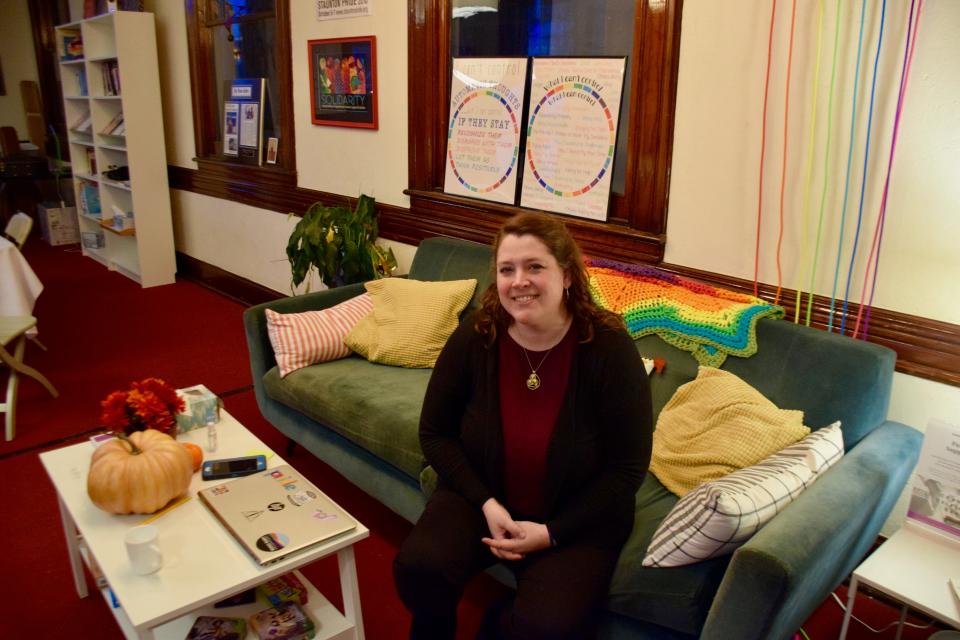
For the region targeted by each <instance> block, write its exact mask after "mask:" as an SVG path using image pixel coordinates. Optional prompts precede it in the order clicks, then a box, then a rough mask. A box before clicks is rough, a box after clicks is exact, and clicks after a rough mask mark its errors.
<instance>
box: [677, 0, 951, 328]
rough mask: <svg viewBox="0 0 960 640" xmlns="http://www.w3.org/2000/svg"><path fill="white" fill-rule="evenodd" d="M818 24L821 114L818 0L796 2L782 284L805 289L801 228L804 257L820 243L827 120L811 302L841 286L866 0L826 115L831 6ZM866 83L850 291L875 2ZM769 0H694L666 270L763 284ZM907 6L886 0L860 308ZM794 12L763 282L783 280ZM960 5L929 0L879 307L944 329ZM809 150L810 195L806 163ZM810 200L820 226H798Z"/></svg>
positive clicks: (689, 7)
mask: <svg viewBox="0 0 960 640" xmlns="http://www.w3.org/2000/svg"><path fill="white" fill-rule="evenodd" d="M823 4H824V5H826V7H827V11H826V14H825V19H824V23H823V27H824V28H823V32H824V36H823V44H822V49H823V54H822V56H823V58H822V62H821V68H820V82H819V90H818V99H817V102H816V104H817V109H816V111H815V112H816V131H815V142H814V145H813V147H811V146H810V144H809V141H810V127H811V118H812V114H813V113H814V110H813V109H812V108H811V104H812V103H813V102H812V101H813V93H814V90H815V89H814V87H813V77H814V67H815V59H816V51H817V49H816V34H817V23H816V13H817V3H815V2H801V3H798V7H799V8H798V14H797V27H796V36H795V43H794V53H793V62H794V66H793V72H792V80H791V100H790V127H789V130H788V132H789V142H788V149H789V152H788V164H787V166H788V172H787V180H786V197H785V203H786V207H785V217H786V223H785V225H784V226H785V232H784V240H783V250H782V265H783V280H782V282H783V284H784V286H786V287H791V288H801V289H806V290H809V282H810V270H809V267H808V268H807V269H804V270H802V271H801V265H802V263H803V262H804V261H805V260H806V263H807V264H808V265H809V263H810V258H806V259H805V258H804V257H803V255H804V254H802V252H801V249H802V248H803V247H804V246H805V245H804V235H805V230H806V235H807V241H806V247H807V248H808V251H807V253H806V254H805V255H807V256H809V255H811V254H812V252H813V249H814V246H815V239H816V224H817V220H818V216H819V209H820V198H821V193H822V187H823V179H824V172H823V162H824V150H825V148H826V146H825V143H826V129H827V123H828V120H833V122H834V124H833V129H832V136H831V137H832V142H831V145H830V152H829V155H828V161H829V165H828V169H827V178H828V180H827V191H826V200H825V204H826V206H825V216H824V234H823V240H822V241H821V261H820V264H821V266H819V267H818V270H817V273H816V280H815V290H816V292H817V293H820V294H824V295H828V296H829V295H830V294H831V291H832V283H833V274H834V265H835V260H836V246H837V239H838V236H839V228H840V224H839V222H840V218H841V215H840V214H841V210H842V202H843V191H844V174H845V170H846V158H847V149H848V144H849V134H850V121H851V111H852V110H851V107H852V99H853V91H852V88H853V82H854V77H853V71H854V65H855V61H856V44H857V41H856V39H857V28H858V25H859V15H860V3H858V2H848V3H844V8H843V9H841V16H840V17H841V39H840V50H839V56H838V58H839V60H838V71H837V79H836V89H835V96H834V107H833V112H832V113H828V112H827V105H828V98H829V87H830V75H831V73H830V71H831V54H832V50H833V33H834V26H835V24H836V16H835V14H834V6H835V3H834V2H829V1H827V2H824V3H823ZM867 5H868V7H869V14H868V19H867V21H866V29H865V34H864V51H863V54H862V63H861V80H860V83H859V92H858V100H859V105H860V107H861V108H858V111H860V112H861V115H860V116H858V118H857V129H856V131H857V135H856V138H855V143H854V153H853V169H852V171H851V181H850V194H849V204H848V209H847V226H846V229H847V230H846V234H845V235H846V240H847V243H848V244H847V249H846V251H845V253H844V254H843V257H842V263H841V264H842V267H841V270H842V276H841V280H840V293H841V294H842V292H843V290H844V288H845V284H846V265H847V261H848V260H849V255H850V249H849V246H850V245H849V240H850V239H851V238H852V236H853V233H854V228H855V222H856V217H857V210H858V204H859V193H860V185H861V177H862V169H863V153H864V151H863V150H864V143H865V133H866V120H867V116H866V114H867V106H868V105H869V95H870V94H869V85H870V79H871V77H870V74H871V73H872V71H873V60H874V55H875V51H876V41H877V36H878V32H879V18H880V4H879V3H872V2H868V3H867ZM770 6H771V3H770V2H769V0H756V1H753V2H724V3H717V2H712V1H710V0H688V2H686V3H685V4H684V11H683V27H682V37H681V51H680V76H679V82H678V89H677V93H678V96H677V118H676V122H677V125H676V132H675V141H674V162H673V172H672V178H671V190H670V211H669V219H668V226H667V230H668V244H667V248H666V261H667V262H671V263H677V264H682V265H686V266H691V267H697V268H700V269H705V270H708V271H715V272H718V273H725V274H730V275H734V276H739V277H742V278H748V279H752V278H753V270H754V242H755V237H756V224H757V193H758V176H759V166H760V163H759V159H760V144H761V119H762V101H763V84H764V73H765V70H766V63H767V60H766V51H767V36H768V28H769V20H770ZM909 7H910V2H909V1H908V0H892V1H891V2H888V3H887V15H886V25H885V31H884V45H883V48H882V50H881V59H880V66H879V69H878V79H877V99H876V104H875V107H874V116H873V130H872V134H871V142H870V144H871V151H870V162H869V165H868V178H867V188H866V198H865V201H864V225H863V229H862V231H861V243H860V248H859V250H858V260H857V263H856V268H855V271H854V278H853V281H852V286H851V298H852V301H853V302H857V301H859V297H860V291H861V284H862V279H863V265H864V264H865V262H866V258H867V255H868V253H869V249H870V241H871V239H872V234H873V230H874V226H875V221H876V219H877V215H878V212H879V206H880V200H881V194H882V190H883V182H884V178H885V176H886V167H887V160H888V157H889V149H890V141H891V133H892V129H893V126H892V125H893V121H894V114H895V108H896V100H897V89H898V87H899V77H900V69H901V64H902V56H903V50H904V38H905V32H906V21H907V15H908V13H909ZM789 14H790V3H779V5H778V14H777V20H776V29H775V34H774V47H773V64H772V71H771V76H770V93H769V104H768V114H767V148H766V161H765V163H764V166H765V168H764V171H765V175H764V199H763V221H762V233H761V240H760V256H761V258H760V272H759V279H760V281H761V282H768V283H774V284H775V283H776V282H777V272H776V264H775V252H776V248H775V247H776V242H777V233H778V222H777V218H778V202H779V193H780V191H779V186H780V177H781V167H782V157H783V117H784V88H785V85H786V68H787V51H788V41H789V24H790V15H789ZM956 60H960V2H926V3H925V4H924V10H923V13H922V17H921V22H920V26H919V37H918V46H917V49H916V54H915V57H914V60H913V66H912V69H911V75H910V78H909V85H908V88H907V93H906V97H905V103H904V105H905V106H904V111H903V117H902V121H901V125H900V133H899V139H898V145H897V149H896V156H895V159H894V165H893V172H892V174H891V181H890V189H889V200H888V204H887V210H886V217H887V222H886V226H885V229H884V235H883V245H882V252H881V258H882V259H881V262H880V271H879V278H878V280H877V288H876V297H875V298H874V304H875V305H876V306H878V307H882V308H886V309H892V310H896V311H903V312H908V313H911V314H916V315H920V316H925V317H929V318H935V319H937V320H943V321H947V322H952V323H960V278H957V277H956V275H957V274H958V273H960V252H958V251H957V250H956V238H958V237H960V216H958V215H957V211H958V206H960V161H958V158H960V73H957V67H956V63H955V61H956ZM811 148H812V150H813V170H812V173H811V184H812V188H811V190H810V192H809V193H810V195H809V197H807V196H806V193H807V191H806V184H807V166H808V158H809V157H810V156H809V153H810V150H811ZM805 202H809V212H810V225H809V226H806V225H804V221H805V220H806V219H807V216H806V212H807V211H808V209H807V208H806V207H805V206H804V203H805Z"/></svg>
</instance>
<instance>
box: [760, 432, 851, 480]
mask: <svg viewBox="0 0 960 640" xmlns="http://www.w3.org/2000/svg"><path fill="white" fill-rule="evenodd" d="M774 455H778V456H791V457H795V458H799V459H803V460H805V461H806V462H807V464H808V465H810V470H811V471H813V474H814V475H815V476H819V475H820V474H821V473H823V472H824V471H826V470H827V469H829V468H830V467H832V466H833V465H835V464H836V463H837V461H838V460H840V458H842V457H843V431H842V430H841V429H840V421H839V420H837V421H836V422H834V423H833V424H829V425H827V426H826V427H823V428H822V429H817V430H816V431H814V432H813V433H811V434H810V435H808V436H807V437H806V438H804V439H803V440H800V441H799V442H797V443H795V444H792V445H790V446H789V447H786V448H784V449H782V450H780V451H779V452H777V453H775V454H774Z"/></svg>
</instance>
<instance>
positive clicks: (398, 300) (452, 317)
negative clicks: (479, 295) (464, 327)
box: [343, 278, 477, 369]
mask: <svg viewBox="0 0 960 640" xmlns="http://www.w3.org/2000/svg"><path fill="white" fill-rule="evenodd" d="M364 286H365V287H366V289H367V292H368V293H369V294H370V297H371V298H373V312H372V313H370V314H368V315H367V316H366V317H365V318H364V319H363V320H361V321H360V322H358V323H357V324H356V326H354V328H353V330H352V331H350V333H348V334H347V336H346V337H345V338H344V339H343V342H344V344H346V345H347V346H348V347H350V348H351V349H353V350H354V351H356V352H357V353H359V354H360V355H362V356H363V357H365V358H366V359H367V360H369V361H370V362H378V363H380V364H389V365H393V366H397V367H410V368H414V369H429V368H431V367H433V365H434V363H436V361H437V356H439V355H440V350H441V349H443V345H445V344H446V343H447V338H449V337H450V334H451V333H453V331H454V329H456V328H457V325H458V324H459V322H460V320H459V317H460V312H461V311H463V310H464V309H465V308H466V306H467V304H468V303H469V302H470V298H472V297H473V290H474V289H475V288H476V286H477V281H476V280H474V279H470V280H443V281H437V282H423V281H420V280H408V279H404V278H384V279H382V280H373V281H371V282H368V283H366V284H365V285H364Z"/></svg>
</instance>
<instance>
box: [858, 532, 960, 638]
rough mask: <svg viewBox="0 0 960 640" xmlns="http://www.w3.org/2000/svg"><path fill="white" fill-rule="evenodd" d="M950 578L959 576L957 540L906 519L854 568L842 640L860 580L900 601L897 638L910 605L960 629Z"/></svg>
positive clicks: (958, 606) (959, 610) (959, 545)
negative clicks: (901, 605)
mask: <svg viewBox="0 0 960 640" xmlns="http://www.w3.org/2000/svg"><path fill="white" fill-rule="evenodd" d="M951 578H952V579H954V580H960V542H958V541H957V540H956V539H954V538H951V537H949V536H948V535H946V534H941V533H938V532H936V531H934V530H933V529H931V528H929V527H926V526H924V525H922V524H916V523H914V522H913V521H911V520H910V519H909V518H908V519H907V521H906V522H905V523H904V525H903V526H902V527H900V529H898V530H897V532H896V533H894V534H893V535H892V536H890V538H889V539H888V540H887V541H886V542H884V543H883V544H881V545H880V546H879V547H878V548H877V549H876V550H875V551H874V552H873V553H872V554H870V556H869V557H868V558H867V559H866V560H864V561H863V563H861V564H860V566H859V567H857V568H856V569H855V570H854V572H853V577H852V578H851V579H850V588H849V594H848V598H847V612H846V614H845V615H844V618H843V626H842V627H841V629H840V640H843V639H844V638H846V637H847V629H848V628H849V626H850V617H851V616H852V615H853V605H854V602H855V598H856V595H857V588H858V587H859V585H860V584H865V585H868V586H870V587H873V588H874V589H878V590H880V591H882V592H883V593H886V594H887V595H889V596H892V597H894V598H896V599H897V600H898V601H900V602H901V603H902V604H903V607H902V609H901V612H900V624H899V626H898V627H897V636H896V637H897V640H899V639H900V635H901V633H902V632H903V623H904V621H905V620H906V617H907V609H908V608H913V609H916V610H918V611H922V612H924V613H926V614H927V615H930V616H933V617H934V618H936V619H937V620H940V621H942V622H945V623H947V624H949V625H950V626H952V627H954V628H960V600H958V598H957V596H956V595H954V593H953V590H952V588H951V587H950V583H949V581H950V579H951Z"/></svg>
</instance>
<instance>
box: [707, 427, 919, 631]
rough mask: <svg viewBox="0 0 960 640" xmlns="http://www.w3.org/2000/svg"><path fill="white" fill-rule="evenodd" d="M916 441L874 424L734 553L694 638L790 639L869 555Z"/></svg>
mask: <svg viewBox="0 0 960 640" xmlns="http://www.w3.org/2000/svg"><path fill="white" fill-rule="evenodd" d="M922 440H923V436H922V434H921V433H920V432H919V431H917V430H915V429H913V428H911V427H908V426H905V425H902V424H899V423H895V422H885V423H883V424H881V425H880V426H879V427H877V428H876V429H874V430H873V431H871V432H870V433H869V434H868V435H867V436H866V437H864V438H863V440H861V441H860V442H859V443H858V444H857V446H855V447H854V448H853V449H851V450H850V451H849V452H848V453H847V454H846V455H845V456H844V457H843V458H841V460H840V462H839V463H837V464H836V465H835V466H834V467H832V468H831V469H830V470H829V471H827V472H826V473H824V475H823V476H822V477H821V478H819V479H818V480H817V481H816V482H815V483H814V484H813V486H811V487H810V488H809V489H807V490H806V491H804V493H802V494H801V495H800V497H799V498H798V499H797V500H796V501H795V502H793V503H792V504H790V505H789V506H788V507H787V508H786V509H785V510H784V511H783V513H781V514H779V515H777V516H776V517H775V518H774V519H773V520H771V521H770V522H769V523H768V524H767V525H766V526H765V527H764V528H763V529H761V530H760V531H759V532H758V533H757V535H755V536H754V537H753V538H752V539H751V540H750V541H748V542H747V544H745V545H744V546H743V547H741V548H739V549H738V550H737V551H736V552H735V553H734V554H733V558H732V560H731V562H730V566H729V567H728V569H727V572H726V574H725V575H724V578H723V581H722V582H721V583H720V589H719V590H718V591H717V595H716V598H715V599H714V602H713V605H712V606H711V608H710V612H709V614H708V615H707V621H706V623H705V624H704V628H703V634H702V635H701V638H703V639H704V640H711V639H716V640H726V639H728V638H738V640H748V639H751V638H757V639H760V638H789V637H790V636H791V635H792V634H793V633H794V632H795V631H796V630H797V629H798V628H799V627H800V625H801V624H803V622H804V621H805V620H806V619H807V618H808V617H809V616H810V614H811V613H812V612H813V611H814V610H815V609H816V608H817V606H819V605H820V603H821V602H823V600H824V599H825V598H826V597H827V596H828V595H829V594H830V592H831V591H832V590H833V589H835V588H836V587H837V585H838V584H840V582H841V581H842V580H843V579H844V578H845V577H846V576H847V575H848V574H849V573H850V572H851V571H852V570H853V569H854V568H855V567H856V566H857V565H858V564H859V563H860V561H861V559H862V558H863V556H864V555H865V554H866V553H867V551H869V549H870V546H871V545H872V544H873V542H874V541H875V540H876V537H877V535H878V533H879V532H880V528H881V527H882V526H883V523H884V521H885V520H886V518H887V517H888V515H889V513H890V511H891V509H892V508H893V506H894V504H895V503H896V501H897V499H898V498H899V497H900V494H901V493H902V491H903V488H904V486H905V484H906V483H907V480H908V479H909V477H910V473H911V472H912V471H913V468H914V466H915V465H916V463H917V458H918V457H919V452H920V444H921V442H922Z"/></svg>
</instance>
